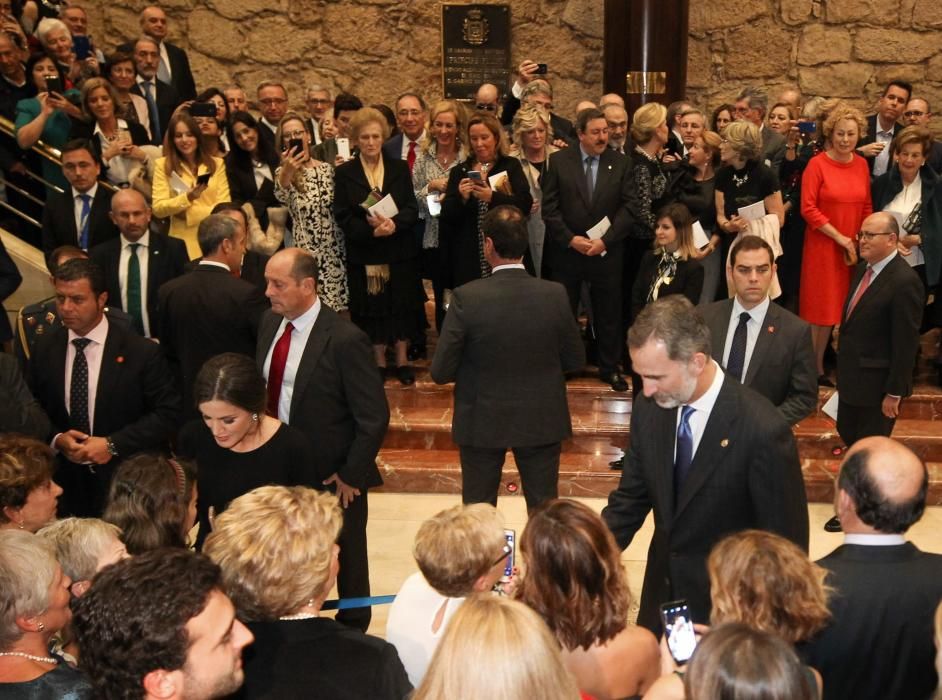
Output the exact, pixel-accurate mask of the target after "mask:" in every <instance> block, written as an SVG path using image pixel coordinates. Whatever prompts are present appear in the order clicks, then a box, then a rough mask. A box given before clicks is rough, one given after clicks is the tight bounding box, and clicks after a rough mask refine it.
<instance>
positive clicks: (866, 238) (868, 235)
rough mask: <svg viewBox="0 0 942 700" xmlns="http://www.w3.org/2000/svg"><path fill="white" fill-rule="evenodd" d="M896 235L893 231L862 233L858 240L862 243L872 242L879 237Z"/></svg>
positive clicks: (858, 235) (859, 234)
mask: <svg viewBox="0 0 942 700" xmlns="http://www.w3.org/2000/svg"><path fill="white" fill-rule="evenodd" d="M893 235H895V234H894V233H893V231H861V232H860V233H858V234H857V238H859V239H860V240H862V241H872V240H873V239H874V238H876V237H877V236H893Z"/></svg>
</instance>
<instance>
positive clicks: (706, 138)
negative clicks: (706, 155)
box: [694, 129, 723, 168]
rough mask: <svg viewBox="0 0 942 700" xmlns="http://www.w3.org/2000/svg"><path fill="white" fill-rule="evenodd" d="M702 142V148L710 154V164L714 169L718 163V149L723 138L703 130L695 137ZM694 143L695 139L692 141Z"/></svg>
mask: <svg viewBox="0 0 942 700" xmlns="http://www.w3.org/2000/svg"><path fill="white" fill-rule="evenodd" d="M697 138H698V139H700V140H701V141H703V147H704V148H705V149H706V150H708V151H709V152H710V164H711V165H712V166H713V167H714V168H715V167H716V166H717V165H719V162H720V147H721V146H722V145H723V137H722V136H720V135H719V134H718V133H716V132H715V131H710V130H709V129H704V130H703V131H701V132H700V133H699V135H698V136H697ZM694 142H696V139H694Z"/></svg>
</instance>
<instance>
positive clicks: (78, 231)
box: [72, 182, 98, 245]
mask: <svg viewBox="0 0 942 700" xmlns="http://www.w3.org/2000/svg"><path fill="white" fill-rule="evenodd" d="M96 192H98V183H97V182H96V183H95V184H94V185H92V186H91V189H89V190H88V192H79V191H78V190H77V189H75V188H74V187H73V188H72V207H73V210H74V214H75V245H78V244H79V243H80V242H81V240H82V195H83V194H87V195H88V196H89V197H91V198H92V199H91V201H90V202H89V203H88V207H89V209H88V216H89V218H90V217H91V215H92V213H91V207H92V205H93V204H94V203H95V193H96ZM91 241H92V232H91V229H89V231H88V242H89V244H91Z"/></svg>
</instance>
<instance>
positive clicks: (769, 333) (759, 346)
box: [743, 301, 779, 386]
mask: <svg viewBox="0 0 942 700" xmlns="http://www.w3.org/2000/svg"><path fill="white" fill-rule="evenodd" d="M778 318H779V313H778V307H777V306H776V305H775V302H774V301H770V302H769V310H768V311H766V312H765V318H764V319H762V327H761V328H760V329H759V335H758V337H757V338H756V345H755V347H754V348H753V349H752V356H751V357H750V358H749V369H747V370H746V377H745V379H744V380H743V384H745V385H746V386H749V384H750V382H752V380H753V379H755V377H756V374H758V372H759V368H760V367H761V366H762V361H763V360H765V354H766V353H767V352H768V350H769V346H770V345H771V344H772V340H773V338H774V337H775V330H776V328H778Z"/></svg>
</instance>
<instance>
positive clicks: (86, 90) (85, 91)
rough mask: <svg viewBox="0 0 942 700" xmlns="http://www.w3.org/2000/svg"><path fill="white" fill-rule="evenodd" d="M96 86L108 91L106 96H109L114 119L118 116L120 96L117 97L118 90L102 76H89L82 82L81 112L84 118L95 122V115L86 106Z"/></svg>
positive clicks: (92, 122)
mask: <svg viewBox="0 0 942 700" xmlns="http://www.w3.org/2000/svg"><path fill="white" fill-rule="evenodd" d="M98 88H104V90H105V92H107V93H108V97H109V98H111V105H112V106H113V107H114V113H115V114H114V116H115V118H116V119H117V118H118V110H119V109H120V105H121V98H120V97H118V91H117V90H115V88H114V85H112V84H111V83H110V82H108V81H107V80H105V79H104V78H89V79H88V80H86V81H85V82H84V83H82V114H84V115H85V118H86V119H87V120H88V121H89V122H90V123H91V124H95V122H96V119H95V115H94V114H92V111H91V110H90V109H89V108H88V98H89V97H91V94H92V91H93V90H97V89H98Z"/></svg>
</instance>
